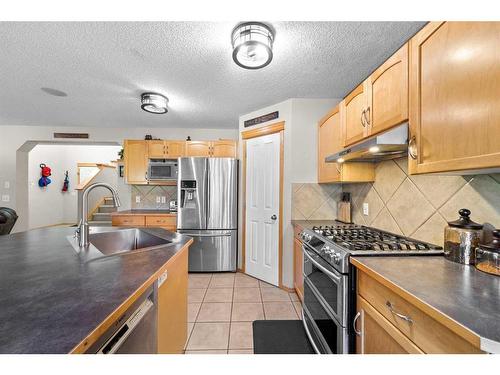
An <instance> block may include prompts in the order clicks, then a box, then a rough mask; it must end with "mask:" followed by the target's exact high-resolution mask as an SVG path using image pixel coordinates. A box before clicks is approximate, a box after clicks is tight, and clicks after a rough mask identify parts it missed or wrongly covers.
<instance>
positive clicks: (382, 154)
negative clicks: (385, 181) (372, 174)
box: [325, 123, 408, 163]
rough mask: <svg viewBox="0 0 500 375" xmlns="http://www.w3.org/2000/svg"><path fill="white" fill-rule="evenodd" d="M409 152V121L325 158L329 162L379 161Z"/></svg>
mask: <svg viewBox="0 0 500 375" xmlns="http://www.w3.org/2000/svg"><path fill="white" fill-rule="evenodd" d="M407 153H408V123H404V124H402V125H399V126H398V127H397V128H394V129H391V130H389V131H387V132H385V133H381V134H379V135H376V136H374V137H372V138H369V139H367V140H365V141H363V142H361V143H358V144H356V145H354V146H351V147H349V148H347V149H344V150H342V151H340V152H337V153H336V154H333V155H329V156H327V157H326V158H325V161H326V162H327V163H343V162H347V161H348V162H356V161H357V162H378V161H382V160H389V159H396V158H402V157H404V156H406V155H407Z"/></svg>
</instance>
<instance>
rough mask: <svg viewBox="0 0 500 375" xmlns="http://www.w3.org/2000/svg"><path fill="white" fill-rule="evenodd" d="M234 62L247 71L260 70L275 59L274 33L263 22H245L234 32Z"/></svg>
mask: <svg viewBox="0 0 500 375" xmlns="http://www.w3.org/2000/svg"><path fill="white" fill-rule="evenodd" d="M231 41H232V44H233V60H234V62H235V63H236V64H238V65H239V66H241V67H242V68H245V69H260V68H263V67H265V66H266V65H268V64H269V63H270V62H271V60H272V59H273V42H274V33H273V31H272V30H271V28H270V27H269V26H267V25H265V24H263V23H261V22H245V23H241V24H239V25H238V26H236V27H235V28H234V30H233V33H232V36H231Z"/></svg>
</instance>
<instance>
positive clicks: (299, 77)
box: [0, 22, 424, 128]
mask: <svg viewBox="0 0 500 375" xmlns="http://www.w3.org/2000/svg"><path fill="white" fill-rule="evenodd" d="M235 24H236V22H234V23H230V22H227V23H220V22H217V23H215V22H163V23H161V22H151V23H143V22H141V23H132V22H123V23H121V22H88V23H87V22H86V23H75V22H67V23H63V22H52V23H32V22H29V23H24V22H21V23H10V22H0V125H54V126H65V125H67V126H95V127H101V126H107V127H138V126H140V127H190V128H191V127H192V128H196V127H199V128H236V127H237V126H238V116H239V115H241V114H245V113H248V112H251V111H253V110H256V109H259V108H261V107H264V106H267V105H270V104H274V103H277V102H280V101H283V100H286V99H288V98H340V97H343V96H345V94H347V93H348V92H349V91H350V90H351V89H352V88H353V87H355V86H356V85H357V84H358V83H359V82H361V81H362V80H363V79H364V78H365V77H366V76H367V75H368V74H369V73H370V72H371V71H372V70H373V69H374V68H376V67H377V66H378V65H379V64H380V63H382V62H383V61H384V60H385V59H386V58H387V57H388V56H390V55H391V54H392V53H393V52H394V51H395V50H396V49H397V48H399V47H400V46H401V45H402V44H403V43H404V42H405V41H406V40H407V39H409V38H410V37H411V36H412V35H413V34H414V33H415V32H416V31H418V30H419V29H420V28H421V27H422V26H423V25H424V23H422V22H348V23H346V22H276V23H272V25H273V27H274V28H275V29H276V40H275V45H274V59H273V61H272V62H271V64H270V65H269V66H268V67H266V68H264V69H261V70H256V71H251V70H245V69H242V68H240V67H238V66H237V65H236V64H234V62H233V61H232V58H231V44H230V33H231V30H232V28H233V27H234V26H235ZM42 87H48V88H53V89H57V90H62V91H64V92H66V93H67V94H68V96H67V97H56V96H51V95H48V94H46V93H45V92H43V91H42V90H41V88H42ZM144 91H156V92H160V93H162V94H165V95H167V96H168V97H169V99H170V111H169V113H168V114H166V115H154V114H149V113H146V112H144V111H142V110H141V109H140V103H139V96H140V94H141V93H142V92H144Z"/></svg>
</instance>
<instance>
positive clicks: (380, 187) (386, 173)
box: [373, 160, 406, 203]
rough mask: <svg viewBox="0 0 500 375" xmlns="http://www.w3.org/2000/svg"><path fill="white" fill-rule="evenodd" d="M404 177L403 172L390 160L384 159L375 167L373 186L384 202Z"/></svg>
mask: <svg viewBox="0 0 500 375" xmlns="http://www.w3.org/2000/svg"><path fill="white" fill-rule="evenodd" d="M405 178H406V175H405V173H404V172H403V171H402V170H401V168H399V167H398V166H397V164H396V163H395V162H394V161H392V160H388V161H384V162H381V163H379V164H378V165H377V167H376V168H375V182H374V183H373V187H374V188H375V190H376V191H377V193H378V195H379V196H380V198H382V201H384V203H387V201H388V200H389V199H390V198H391V197H392V195H393V194H394V193H395V192H396V190H397V188H398V187H399V185H401V183H402V182H403V181H404V179H405Z"/></svg>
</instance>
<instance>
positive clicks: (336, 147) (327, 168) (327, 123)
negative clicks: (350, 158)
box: [318, 106, 343, 183]
mask: <svg viewBox="0 0 500 375" xmlns="http://www.w3.org/2000/svg"><path fill="white" fill-rule="evenodd" d="M342 143H343V139H342V128H341V123H340V112H339V106H336V107H335V108H334V109H333V110H332V111H331V112H330V113H329V114H328V115H327V116H326V117H325V118H324V119H322V120H321V121H320V122H319V124H318V182H319V183H325V182H337V181H339V179H340V173H339V168H338V166H337V163H325V158H326V157H327V156H328V155H331V154H334V153H336V152H338V151H340V150H342V148H343V147H342Z"/></svg>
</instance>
